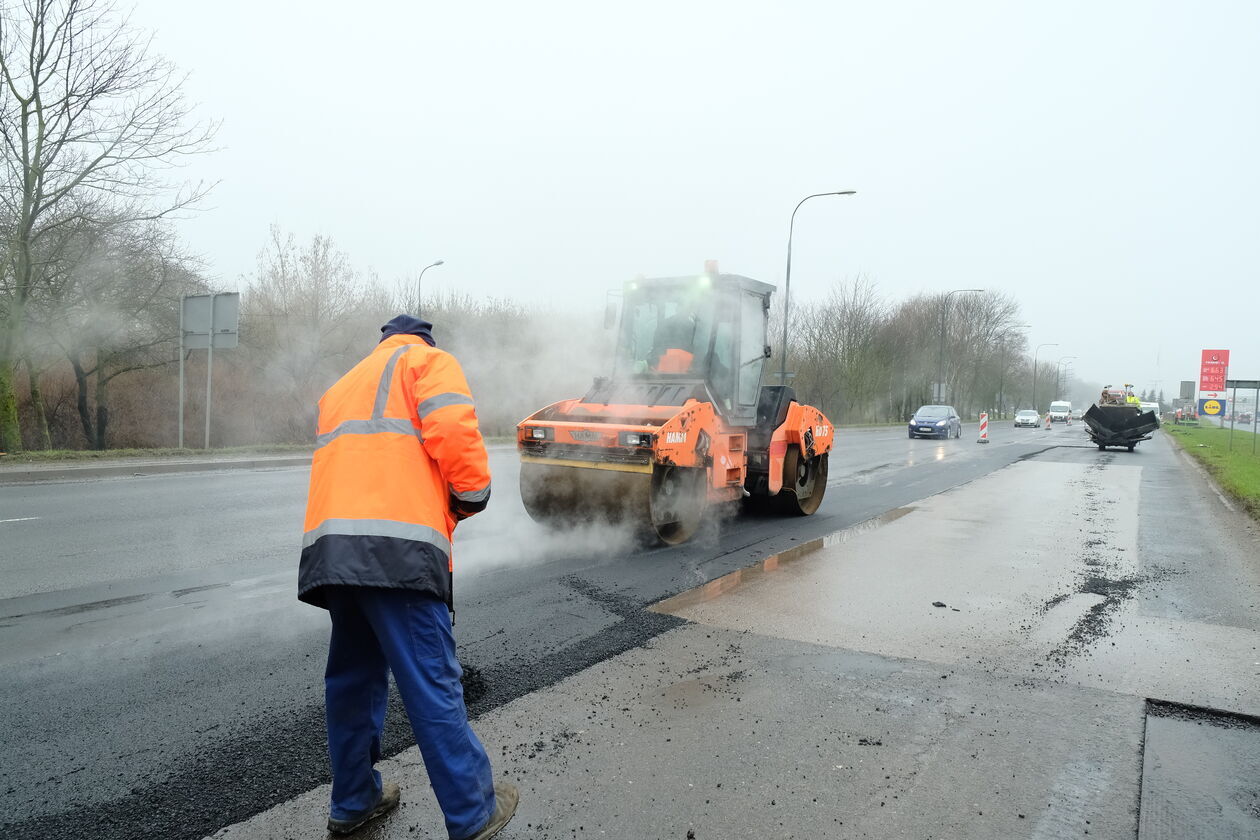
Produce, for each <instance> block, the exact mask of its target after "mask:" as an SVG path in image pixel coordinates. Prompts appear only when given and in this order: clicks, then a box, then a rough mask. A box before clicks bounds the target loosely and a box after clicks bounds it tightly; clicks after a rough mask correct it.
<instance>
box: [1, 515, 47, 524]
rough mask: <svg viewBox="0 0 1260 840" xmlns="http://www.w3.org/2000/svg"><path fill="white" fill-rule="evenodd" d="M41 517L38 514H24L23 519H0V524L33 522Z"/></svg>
mask: <svg viewBox="0 0 1260 840" xmlns="http://www.w3.org/2000/svg"><path fill="white" fill-rule="evenodd" d="M39 518H40V517H38V516H23V517H22V518H21V519H0V525H3V524H4V523H6V522H33V521H35V520H36V519H39Z"/></svg>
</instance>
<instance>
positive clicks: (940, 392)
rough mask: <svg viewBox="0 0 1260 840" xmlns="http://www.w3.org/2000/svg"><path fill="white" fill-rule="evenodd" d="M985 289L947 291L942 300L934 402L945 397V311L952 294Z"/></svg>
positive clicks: (940, 400)
mask: <svg viewBox="0 0 1260 840" xmlns="http://www.w3.org/2000/svg"><path fill="white" fill-rule="evenodd" d="M983 291H984V289H954V290H953V291H952V292H946V293H945V299H944V300H942V301H941V346H940V349H939V350H938V351H937V354H936V388H937V393H936V394H935V395H933V397H932V401H933V402H938V403H939V402H942V401H943V400H944V399H945V311H946V310H947V309H948V308H949V299H950V296H952V295H956V294H958V293H959V292H983Z"/></svg>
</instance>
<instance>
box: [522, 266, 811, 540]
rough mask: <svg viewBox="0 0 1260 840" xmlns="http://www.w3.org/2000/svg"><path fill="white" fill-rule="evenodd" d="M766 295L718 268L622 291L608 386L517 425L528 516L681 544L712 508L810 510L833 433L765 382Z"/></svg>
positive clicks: (601, 383) (786, 391)
mask: <svg viewBox="0 0 1260 840" xmlns="http://www.w3.org/2000/svg"><path fill="white" fill-rule="evenodd" d="M773 291H774V287H773V286H770V285H768V284H766V283H761V282H759V281H757V280H753V279H750V278H747V277H741V276H738V275H727V274H718V273H717V272H716V271H713V272H706V273H704V274H700V275H694V276H690V277H672V278H662V279H655V280H644V279H640V280H635V281H632V282H630V283H627V284H626V286H625V289H624V291H623V296H622V306H621V317H620V326H619V329H618V340H617V348H616V355H615V361H614V367H613V371H612V375H611V376H609V377H601V378H599V379H597V380H596V381H595V383H594V385H593V386H592V388H591V389H590V390H589V391H588V392H587V393H586V394H585V395H584V396H582V397H581V398H580V399H572V400H563V401H561V402H558V403H554V404H552V405H549V406H547V407H546V408H543V409H542V410H541V411H538V412H537V413H535V414H533V415H531V416H530V417H528V418H526V419H525V420H523V421H522V422H521V423H520V424H519V426H518V428H517V443H518V448H519V450H520V454H521V498H522V500H523V501H524V504H525V508H526V510H527V511H528V512H529V514H530V516H532V517H533V518H534V519H535V520H537V521H539V522H543V523H545V524H551V525H559V526H563V525H566V524H574V523H582V522H602V523H609V524H628V525H630V526H631V527H634V528H636V529H639V530H640V531H642V532H643V533H644V534H646V535H649V536H652V537H655V538H659V539H660V540H662V541H664V542H666V543H670V544H675V543H680V542H683V541H685V540H687V539H689V538H690V537H691V536H692V534H694V533H695V531H696V529H697V527H698V526H699V524H700V523H701V521H703V518H704V515H705V512H706V510H707V509H708V508H709V507H711V506H713V505H717V504H722V503H730V502H736V501H738V500H740V499H762V500H767V501H773V502H775V503H776V505H777V506H778V507H780V508H782V509H783V510H785V511H787V512H792V513H797V514H810V513H813V512H814V511H815V510H817V509H818V505H819V504H820V503H821V501H822V497H823V494H824V493H825V491H826V483H827V482H826V478H827V453H828V452H829V451H830V450H831V446H832V441H833V438H834V430H833V428H832V425H831V422H830V421H829V420H828V419H827V418H826V417H825V416H824V415H823V414H822V412H820V411H818V410H817V409H815V408H813V407H811V406H806V405H801V404H799V403H798V402H797V401H796V398H795V394H794V393H793V392H792V389H790V388H784V387H779V386H762V384H761V380H762V372H763V368H764V367H765V365H766V360H767V359H768V358H769V356H770V348H769V346H767V344H766V333H767V317H768V313H769V308H770V295H771V294H772V293H773Z"/></svg>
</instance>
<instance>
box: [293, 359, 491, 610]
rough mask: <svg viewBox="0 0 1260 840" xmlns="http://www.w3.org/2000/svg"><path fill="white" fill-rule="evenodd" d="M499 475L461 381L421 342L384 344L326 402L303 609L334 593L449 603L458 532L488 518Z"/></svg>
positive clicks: (302, 579) (306, 541)
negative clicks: (348, 590) (476, 517)
mask: <svg viewBox="0 0 1260 840" xmlns="http://www.w3.org/2000/svg"><path fill="white" fill-rule="evenodd" d="M489 498H490V466H489V459H488V458H487V456H486V447H485V442H484V441H483V440H482V439H481V432H480V430H479V429H478V427H477V415H476V413H475V412H474V411H473V399H472V394H471V393H470V391H469V389H468V382H467V380H465V379H464V372H463V370H462V369H461V368H460V366H459V363H458V362H457V361H455V357H454V356H452V355H451V354H450V353H447V352H445V351H443V350H439V349H437V348H435V347H430V346H429V345H428V344H427V343H426V342H425V341H424V339H422V338H420V337H419V336H414V335H393V336H390V337H389V338H386V339H385V340H384V341H382V342H381V343H380V344H379V345H377V347H376V349H375V350H373V351H372V353H371V355H369V356H368V357H367V358H366V359H364V360H363V361H361V362H359V363H358V364H357V365H355V366H354V367H353V368H352V369H351V370H350V372H349V373H347V374H346V375H345V376H343V377H342V378H341V379H340V380H338V382H337V383H336V384H335V385H333V386H332V387H331V388H329V389H328V391H327V392H326V393H325V394H324V396H323V397H321V398H320V401H319V429H318V437H317V438H316V449H315V457H314V461H313V462H312V464H311V487H310V494H309V496H308V498H307V504H306V525H305V528H304V530H305V536H304V537H303V540H302V561H301V565H300V567H299V571H298V598H300V599H301V600H303V601H306V602H307V603H310V604H315V605H317V606H326V605H325V603H324V599H323V597H322V595H321V594H320V592H321V590H320V587H323V586H329V585H348V586H373V587H384V588H390V589H413V590H419V591H422V592H427V593H430V594H432V595H434V596H436V597H438V598H441V599H442V600H444V601H445V602H446V603H447V604H448V605H449V604H450V603H451V601H452V593H451V577H452V573H453V571H454V565H453V563H452V561H451V536H452V534H453V533H454V530H455V523H456V522H457V521H459V520H460V519H463V518H465V517H467V516H471V515H472V514H474V513H476V512H478V511H480V510H483V509H484V508H485V506H486V502H487V501H488V500H489Z"/></svg>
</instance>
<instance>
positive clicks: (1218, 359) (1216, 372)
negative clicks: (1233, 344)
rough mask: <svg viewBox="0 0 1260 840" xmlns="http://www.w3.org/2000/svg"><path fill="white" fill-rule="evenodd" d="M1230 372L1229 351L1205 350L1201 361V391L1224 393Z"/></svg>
mask: <svg viewBox="0 0 1260 840" xmlns="http://www.w3.org/2000/svg"><path fill="white" fill-rule="evenodd" d="M1228 371H1229V351H1228V350H1204V351H1203V356H1202V357H1201V358H1200V360H1199V390H1200V391H1224V390H1225V376H1226V374H1227V372H1228Z"/></svg>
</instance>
